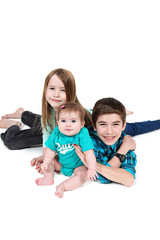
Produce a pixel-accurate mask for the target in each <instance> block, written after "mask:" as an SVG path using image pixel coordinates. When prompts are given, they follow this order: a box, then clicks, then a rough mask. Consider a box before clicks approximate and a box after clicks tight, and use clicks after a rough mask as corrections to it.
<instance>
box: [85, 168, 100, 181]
mask: <svg viewBox="0 0 160 240" xmlns="http://www.w3.org/2000/svg"><path fill="white" fill-rule="evenodd" d="M87 175H88V178H89V180H91V181H95V180H96V179H97V178H98V175H97V172H96V170H95V169H91V168H90V169H88V171H87ZM96 177H97V178H96Z"/></svg>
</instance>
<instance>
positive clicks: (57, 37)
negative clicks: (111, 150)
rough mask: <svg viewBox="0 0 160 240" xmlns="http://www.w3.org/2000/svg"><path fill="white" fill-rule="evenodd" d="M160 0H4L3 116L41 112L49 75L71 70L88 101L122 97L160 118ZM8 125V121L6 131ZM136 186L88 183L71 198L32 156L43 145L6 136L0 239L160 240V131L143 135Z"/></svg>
mask: <svg viewBox="0 0 160 240" xmlns="http://www.w3.org/2000/svg"><path fill="white" fill-rule="evenodd" d="M159 12H160V5H159V1H156V0H155V1H146V0H135V1H128V0H121V1H119V0H115V1H106V0H105V1H103V0H100V1H93V0H88V1H86V0H81V1H74V0H68V1H65V0H61V1H54V0H52V1H50V0H46V1H40V0H34V1H33V0H32V1H31V0H28V1H27V2H24V1H20V0H14V1H11V0H8V1H3V3H2V4H1V14H0V22H1V23H2V24H1V38H0V53H1V54H0V64H1V70H0V81H1V84H0V116H2V115H3V114H6V113H10V112H12V111H14V110H16V108H18V107H24V108H25V110H31V111H33V112H36V113H41V96H42V90H43V85H44V79H45V77H46V75H47V74H48V73H49V72H50V71H51V70H53V69H55V68H59V67H62V68H66V69H68V70H70V71H71V72H72V73H73V75H74V76H75V79H76V85H77V95H78V98H79V100H80V101H81V103H82V104H83V105H84V107H86V108H92V107H93V105H94V103H95V102H96V101H97V100H98V99H100V98H103V97H110V96H111V97H115V98H117V99H119V100H120V101H122V102H123V103H124V105H125V106H126V108H128V109H129V110H133V111H134V115H132V116H129V117H128V118H127V121H131V122H134V121H144V120H148V119H150V120H154V119H158V118H160V107H159V102H160V97H159V80H160V71H159V66H160V58H159V56H160V44H159V43H160V33H159V28H160V14H159ZM0 132H4V130H0ZM135 140H136V143H137V149H136V154H137V159H138V163H137V167H136V169H137V174H136V176H137V178H136V181H135V183H134V185H133V186H132V187H131V188H127V187H124V186H121V185H118V184H110V185H102V184H99V183H97V182H93V183H89V184H86V185H85V186H83V187H82V188H80V189H77V190H75V191H73V192H67V193H65V195H64V198H63V199H58V198H56V196H55V195H54V192H55V186H56V185H57V184H58V183H59V182H61V181H63V180H64V178H65V177H64V176H61V175H56V176H55V185H53V186H49V187H39V186H37V185H36V184H35V179H36V178H37V177H38V176H39V174H38V173H36V171H35V170H34V169H33V168H32V167H31V166H30V160H31V159H32V158H33V157H36V156H38V155H40V154H41V152H42V149H41V148H33V149H24V150H19V151H10V150H8V149H7V148H6V147H5V146H4V145H3V143H2V141H1V140H0V168H1V173H0V221H1V230H0V239H2V240H9V239H17V240H21V239H23V240H28V239H31V240H32V239H36V240H42V239H47V240H49V239H54V238H57V239H71V240H72V239H94V240H95V239H96V240H97V239H102V238H103V239H108V240H117V239H119V240H121V239H123V240H126V239H130V240H135V239H145V238H147V239H154V240H159V239H160V233H159V216H160V194H159V189H160V153H159V149H160V147H159V146H160V130H158V131H155V132H152V133H149V134H145V135H141V136H137V137H135Z"/></svg>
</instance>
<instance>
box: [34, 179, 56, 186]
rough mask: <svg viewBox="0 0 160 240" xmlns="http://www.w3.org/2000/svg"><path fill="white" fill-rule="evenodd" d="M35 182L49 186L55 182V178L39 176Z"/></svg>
mask: <svg viewBox="0 0 160 240" xmlns="http://www.w3.org/2000/svg"><path fill="white" fill-rule="evenodd" d="M35 182H36V184H37V185H39V186H48V185H52V184H53V183H54V181H53V180H51V179H48V178H37V179H36V181H35Z"/></svg>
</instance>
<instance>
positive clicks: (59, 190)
mask: <svg viewBox="0 0 160 240" xmlns="http://www.w3.org/2000/svg"><path fill="white" fill-rule="evenodd" d="M63 194H64V185H63V184H60V185H58V186H57V187H56V192H55V195H56V196H57V197H59V198H63Z"/></svg>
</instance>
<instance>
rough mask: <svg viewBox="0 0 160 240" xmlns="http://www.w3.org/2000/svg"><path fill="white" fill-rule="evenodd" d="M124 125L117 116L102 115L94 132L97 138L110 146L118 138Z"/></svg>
mask: <svg viewBox="0 0 160 240" xmlns="http://www.w3.org/2000/svg"><path fill="white" fill-rule="evenodd" d="M125 125H126V124H123V122H122V120H121V118H120V116H119V115H118V114H104V115H101V116H99V117H98V119H97V122H96V127H95V130H96V131H97V135H98V137H99V138H100V139H101V140H102V141H103V142H104V143H105V144H106V145H110V146H111V145H113V144H114V143H115V142H116V141H117V140H118V139H119V138H120V136H121V133H122V131H123V130H124V129H125Z"/></svg>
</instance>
